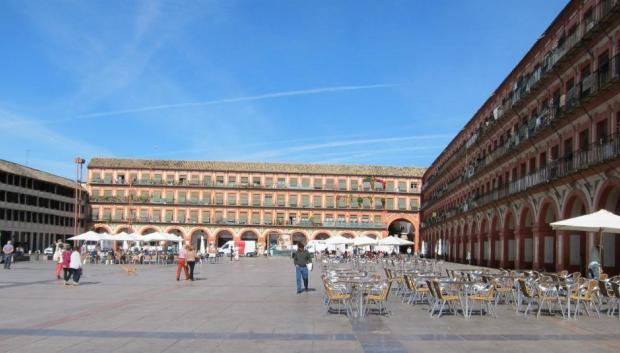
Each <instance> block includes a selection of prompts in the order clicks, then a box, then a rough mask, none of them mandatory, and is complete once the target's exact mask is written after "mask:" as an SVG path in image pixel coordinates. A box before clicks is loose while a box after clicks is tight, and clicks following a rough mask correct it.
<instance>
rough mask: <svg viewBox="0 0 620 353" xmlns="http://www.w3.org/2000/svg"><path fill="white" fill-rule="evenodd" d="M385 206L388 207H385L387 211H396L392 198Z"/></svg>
mask: <svg viewBox="0 0 620 353" xmlns="http://www.w3.org/2000/svg"><path fill="white" fill-rule="evenodd" d="M385 205H386V207H385V208H386V209H388V210H393V209H394V199H392V198H389V199H387V200H386V203H385Z"/></svg>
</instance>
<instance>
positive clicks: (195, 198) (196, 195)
mask: <svg viewBox="0 0 620 353" xmlns="http://www.w3.org/2000/svg"><path fill="white" fill-rule="evenodd" d="M189 199H190V201H191V202H192V203H194V204H196V203H198V199H199V193H198V191H192V192H191V193H190V197H189Z"/></svg>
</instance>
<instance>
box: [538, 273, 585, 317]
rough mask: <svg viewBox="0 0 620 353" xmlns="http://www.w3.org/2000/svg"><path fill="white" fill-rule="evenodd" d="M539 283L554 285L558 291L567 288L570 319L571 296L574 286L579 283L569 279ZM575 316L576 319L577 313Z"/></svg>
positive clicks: (567, 312)
mask: <svg viewBox="0 0 620 353" xmlns="http://www.w3.org/2000/svg"><path fill="white" fill-rule="evenodd" d="M539 284H546V285H553V286H555V288H556V289H557V291H558V293H559V291H560V288H562V287H564V288H565V289H566V318H567V319H570V296H571V293H572V290H573V287H574V286H576V285H577V283H575V282H569V281H545V282H543V283H539ZM558 295H559V294H558ZM575 309H576V308H575ZM574 317H575V319H576V318H577V313H575V315H574Z"/></svg>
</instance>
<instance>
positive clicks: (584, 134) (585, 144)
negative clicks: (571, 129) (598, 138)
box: [579, 129, 590, 151]
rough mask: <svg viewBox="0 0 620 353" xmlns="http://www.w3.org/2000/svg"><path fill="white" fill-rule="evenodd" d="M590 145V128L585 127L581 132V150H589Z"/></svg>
mask: <svg viewBox="0 0 620 353" xmlns="http://www.w3.org/2000/svg"><path fill="white" fill-rule="evenodd" d="M589 146H590V129H585V130H583V131H581V132H580V133H579V150H580V151H587V150H588V148H589Z"/></svg>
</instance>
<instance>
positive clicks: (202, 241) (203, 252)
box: [200, 235, 207, 256]
mask: <svg viewBox="0 0 620 353" xmlns="http://www.w3.org/2000/svg"><path fill="white" fill-rule="evenodd" d="M206 253H207V251H206V249H205V237H204V235H201V236H200V255H203V256H204V254H206Z"/></svg>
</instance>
